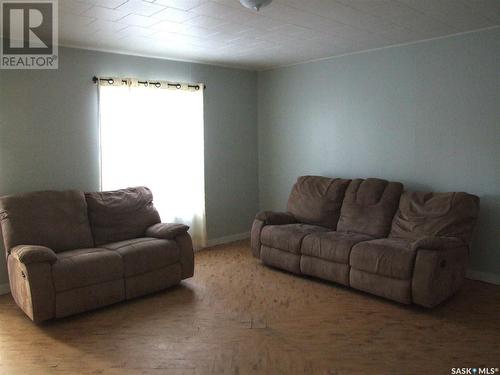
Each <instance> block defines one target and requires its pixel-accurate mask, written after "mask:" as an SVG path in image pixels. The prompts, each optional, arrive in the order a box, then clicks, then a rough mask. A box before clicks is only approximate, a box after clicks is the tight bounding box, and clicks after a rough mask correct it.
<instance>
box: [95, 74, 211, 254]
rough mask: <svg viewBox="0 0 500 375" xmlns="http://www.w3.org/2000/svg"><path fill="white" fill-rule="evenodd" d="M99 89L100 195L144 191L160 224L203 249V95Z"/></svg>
mask: <svg viewBox="0 0 500 375" xmlns="http://www.w3.org/2000/svg"><path fill="white" fill-rule="evenodd" d="M116 81H118V80H115V81H111V80H110V81H109V83H110V84H107V83H106V82H108V81H105V83H104V84H102V83H101V84H100V87H99V106H100V132H101V189H102V190H115V189H122V188H126V187H132V186H147V187H149V188H150V189H151V190H152V192H153V197H154V204H155V206H156V208H157V209H158V211H159V213H160V216H161V219H162V221H163V222H175V223H184V224H187V225H189V226H190V227H191V229H190V233H191V236H192V237H193V243H194V245H195V246H197V247H201V246H204V245H206V243H205V242H206V224H205V176H204V144H203V90H202V89H197V90H195V88H194V87H193V88H190V87H187V86H186V87H184V85H183V87H182V88H180V89H178V88H176V87H175V86H169V85H167V84H164V85H161V87H157V86H158V85H156V86H155V85H148V86H147V87H146V86H144V85H141V84H139V83H136V84H133V83H131V81H130V80H128V81H123V82H128V83H127V84H125V83H123V84H121V82H122V81H119V82H120V84H116V83H114V82H116Z"/></svg>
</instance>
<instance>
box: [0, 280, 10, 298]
mask: <svg viewBox="0 0 500 375" xmlns="http://www.w3.org/2000/svg"><path fill="white" fill-rule="evenodd" d="M9 293H10V286H9V284H8V283H6V284H0V296H1V295H2V294H9Z"/></svg>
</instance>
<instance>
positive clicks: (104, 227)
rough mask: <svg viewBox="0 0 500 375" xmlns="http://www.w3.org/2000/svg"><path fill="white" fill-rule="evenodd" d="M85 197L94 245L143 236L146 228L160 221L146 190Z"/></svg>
mask: <svg viewBox="0 0 500 375" xmlns="http://www.w3.org/2000/svg"><path fill="white" fill-rule="evenodd" d="M85 198H86V199H87V206H88V211H89V219H90V226H91V228H92V234H93V235H94V242H95V245H96V246H99V245H102V244H105V243H110V242H118V241H125V240H130V239H132V238H138V237H144V233H145V232H146V229H147V228H148V227H149V226H150V225H153V224H157V223H159V222H160V215H159V214H158V211H156V209H155V207H154V206H153V194H152V193H151V190H149V189H148V188H147V187H134V188H128V189H122V190H115V191H103V192H96V193H86V194H85Z"/></svg>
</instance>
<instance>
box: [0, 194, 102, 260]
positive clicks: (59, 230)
mask: <svg viewBox="0 0 500 375" xmlns="http://www.w3.org/2000/svg"><path fill="white" fill-rule="evenodd" d="M0 220H1V222H2V232H3V239H4V244H5V250H6V251H9V250H10V249H11V248H13V247H14V246H17V245H38V246H46V247H48V248H50V249H52V250H53V251H54V252H56V253H57V252H60V251H64V250H70V249H80V248H86V247H92V246H94V241H93V239H92V233H91V231H90V225H89V219H88V216H87V203H86V202H85V197H84V195H83V192H81V191H76V190H68V191H37V192H32V193H24V194H18V195H9V196H5V197H2V198H1V199H0Z"/></svg>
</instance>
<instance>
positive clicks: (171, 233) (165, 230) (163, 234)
mask: <svg viewBox="0 0 500 375" xmlns="http://www.w3.org/2000/svg"><path fill="white" fill-rule="evenodd" d="M188 229H189V227H188V226H187V225H184V224H167V223H158V224H154V225H151V226H150V227H149V228H148V229H146V237H153V238H160V239H164V240H173V239H175V238H176V237H177V236H179V235H181V234H183V233H186V232H187V231H188Z"/></svg>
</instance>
